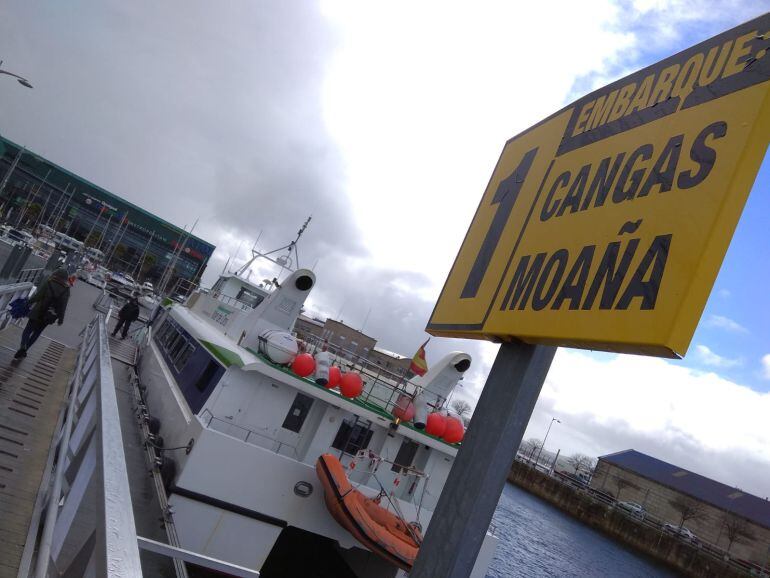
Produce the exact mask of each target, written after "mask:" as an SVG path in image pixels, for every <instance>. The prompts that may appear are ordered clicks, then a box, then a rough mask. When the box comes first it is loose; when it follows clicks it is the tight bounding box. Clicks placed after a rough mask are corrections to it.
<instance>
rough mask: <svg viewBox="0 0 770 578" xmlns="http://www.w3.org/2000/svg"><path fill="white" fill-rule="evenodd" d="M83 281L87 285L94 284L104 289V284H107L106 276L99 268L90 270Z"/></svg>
mask: <svg viewBox="0 0 770 578" xmlns="http://www.w3.org/2000/svg"><path fill="white" fill-rule="evenodd" d="M85 282H86V283H88V284H89V285H95V286H96V287H99V288H100V289H104V287H105V285H106V284H107V276H106V275H105V274H104V273H103V272H101V271H99V270H96V271H90V272H89V273H88V274H87V275H86V278H85Z"/></svg>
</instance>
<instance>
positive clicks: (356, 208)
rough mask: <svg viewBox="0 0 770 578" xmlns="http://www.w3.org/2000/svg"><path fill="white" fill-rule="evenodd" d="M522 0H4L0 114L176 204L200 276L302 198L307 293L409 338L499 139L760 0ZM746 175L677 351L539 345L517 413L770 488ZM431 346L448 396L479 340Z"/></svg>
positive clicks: (269, 238) (18, 129) (45, 143)
mask: <svg viewBox="0 0 770 578" xmlns="http://www.w3.org/2000/svg"><path fill="white" fill-rule="evenodd" d="M528 4H529V6H523V3H521V2H473V3H460V2H446V1H441V2H438V1H436V2H428V1H426V2H398V1H391V2H382V3H377V4H374V3H368V2H352V1H351V2H334V1H328V2H320V3H312V2H306V1H281V2H278V1H275V2H258V1H255V0H251V1H231V2H227V3H219V2H217V3H212V2H181V1H178V2H163V3H157V2H146V1H145V2H143V1H137V2H114V1H100V2H88V1H73V2H69V3H66V4H65V3H49V2H42V1H39V0H7V1H6V2H4V3H3V4H2V6H0V59H2V60H4V64H3V67H4V68H6V69H8V70H11V71H13V72H17V73H19V74H23V75H25V76H26V77H28V78H29V80H30V81H31V82H32V84H33V85H34V86H35V88H34V90H27V89H24V88H23V87H21V86H19V85H18V84H16V83H14V82H12V81H11V80H10V79H9V78H7V77H5V80H3V78H4V77H0V103H1V104H0V133H2V134H3V135H4V136H6V137H8V138H10V139H11V140H13V141H15V142H18V143H21V144H24V145H26V146H27V147H28V148H30V149H31V150H32V151H34V152H37V153H39V154H41V155H43V156H46V157H48V158H50V159H51V160H53V161H54V162H56V163H58V164H60V165H62V166H64V167H66V168H68V169H70V170H71V171H73V172H76V173H78V174H80V175H82V176H83V177H85V178H87V179H89V180H91V181H92V182H94V183H97V184H99V185H101V186H103V187H104V188H107V189H109V190H111V191H113V192H115V193H117V194H120V195H122V196H124V197H125V198H127V199H128V200H130V201H132V202H134V203H136V204H139V205H141V206H143V207H145V208H147V209H149V210H152V211H154V212H155V213H157V214H158V215H160V216H161V217H163V218H166V219H168V220H170V221H172V222H174V223H176V224H179V225H185V224H190V223H192V222H193V221H194V220H195V219H197V218H199V219H200V221H199V225H198V228H197V229H196V233H198V234H199V235H200V236H202V237H203V238H205V239H207V240H209V241H211V242H213V243H215V244H216V245H217V247H218V251H217V253H216V254H215V256H214V259H213V260H212V262H211V264H210V266H209V270H208V272H207V277H206V279H207V280H208V281H209V282H210V281H212V280H213V279H215V278H216V275H217V274H218V273H219V272H220V271H221V270H222V267H223V266H224V264H225V261H226V260H227V259H228V257H232V258H233V260H234V262H235V263H238V264H239V263H242V262H243V261H244V260H245V259H246V257H247V256H248V248H249V247H250V246H251V245H252V244H253V243H254V241H255V239H256V238H257V237H258V236H259V245H258V246H259V248H260V249H262V250H270V249H274V248H277V247H280V246H281V245H284V244H286V243H288V241H290V240H291V239H292V238H293V237H294V235H295V233H296V231H297V229H298V228H299V227H300V226H301V224H302V222H303V221H304V220H305V218H306V217H307V216H308V215H312V216H313V221H312V223H311V225H310V227H309V228H308V230H307V233H306V234H305V236H304V237H303V240H302V242H301V244H300V252H299V258H300V264H301V265H304V266H314V267H315V270H316V273H317V275H318V285H317V287H316V289H315V290H314V294H313V296H312V299H311V302H310V307H311V309H313V310H314V311H316V312H318V313H319V314H322V315H331V316H336V317H339V318H342V319H343V320H344V321H345V322H346V323H348V324H350V325H353V326H355V327H361V326H362V325H363V324H364V322H365V321H366V326H365V330H366V332H367V333H370V334H372V335H374V336H376V337H377V338H378V339H379V344H380V345H381V346H382V347H385V348H387V349H390V350H395V351H399V352H401V353H403V354H406V355H411V354H412V353H413V352H414V350H415V349H416V348H417V346H418V345H419V344H420V343H421V342H422V341H423V340H424V339H425V338H426V335H425V334H424V333H423V328H424V327H425V324H426V322H427V319H428V316H429V315H430V312H431V310H432V306H433V303H434V302H435V299H436V297H437V296H438V293H439V291H440V289H441V286H442V284H443V281H444V279H445V277H446V274H447V272H448V270H449V267H450V266H451V264H452V261H453V259H454V257H455V254H456V252H457V249H458V248H459V246H460V243H461V241H462V238H463V236H464V234H465V231H466V229H467V227H468V224H469V223H470V220H471V218H472V216H473V213H474V211H475V209H476V206H477V204H478V201H479V198H480V196H481V194H482V192H483V190H484V188H485V187H486V184H487V181H488V179H489V175H490V173H491V171H492V169H493V167H494V165H495V162H496V161H497V157H498V156H499V154H500V151H501V149H502V146H503V144H504V143H505V141H506V139H508V138H510V137H511V136H513V135H515V134H517V133H518V132H520V131H521V130H523V129H525V128H527V127H528V126H530V125H532V124H534V123H535V122H537V121H539V120H540V119H542V118H544V117H545V116H547V115H548V114H550V113H552V112H554V111H555V110H557V109H559V108H561V107H563V106H564V105H566V104H568V103H569V102H571V101H572V100H575V99H576V98H578V97H579V96H581V95H583V94H585V93H586V92H588V91H589V90H591V89H593V88H596V87H598V86H601V85H603V84H605V83H606V82H609V81H611V80H613V79H615V78H618V77H621V76H624V75H625V74H627V73H629V72H632V71H634V70H636V69H638V68H640V67H643V66H645V65H647V64H651V63H653V62H655V61H657V60H660V59H661V58H663V57H665V56H668V55H669V54H672V53H674V52H676V51H678V50H681V49H683V48H685V47H687V46H689V45H691V44H694V43H696V42H698V41H701V40H704V39H706V38H708V37H710V36H713V35H714V34H716V33H718V32H720V31H722V30H725V29H728V28H730V27H732V26H734V25H737V24H739V23H741V22H743V21H745V20H748V19H750V18H752V17H755V16H757V15H759V14H761V13H763V12H766V11H768V10H770V1H768V0H761V1H759V0H745V1H734V2H729V3H727V2H719V1H714V2H706V1H701V2H698V1H688V0H669V1H666V0H657V1H656V0H622V1H611V0H590V1H583V2H564V3H561V4H559V5H558V8H556V4H552V3H543V2H531V3H528ZM768 184H770V164H767V163H766V165H765V166H763V169H762V171H761V173H760V176H759V177H758V179H757V182H756V184H755V187H754V190H753V192H752V194H751V197H750V199H749V202H748V205H747V207H746V210H745V211H744V215H743V218H742V221H741V223H740V225H739V227H738V230H737V232H736V236H735V239H734V242H733V244H732V246H731V248H730V251H729V253H728V255H727V258H726V260H725V263H724V266H723V268H722V271H721V273H720V276H719V278H718V280H717V283H716V285H715V287H714V291H713V292H712V295H711V299H710V301H709V303H708V306H707V309H706V311H705V313H704V316H703V319H702V321H701V324H700V327H699V329H698V331H697V333H696V335H695V338H694V339H693V342H692V345H691V347H690V351H689V353H688V355H687V357H686V358H685V359H684V360H682V361H677V362H672V361H663V360H657V359H649V358H641V357H635V356H628V355H627V356H616V355H609V354H598V353H589V352H583V351H576V350H560V351H559V353H558V354H557V357H556V361H555V362H554V365H553V367H552V370H551V373H550V375H549V378H548V380H547V382H546V384H545V386H544V389H543V393H542V395H541V398H540V401H539V403H538V406H537V408H536V410H535V414H534V416H533V419H532V421H531V423H530V427H529V429H528V432H527V437H542V436H543V434H544V433H545V429H546V427H547V425H548V423H549V422H550V419H551V417H552V416H556V417H558V418H559V419H561V421H562V423H561V424H560V425H556V426H555V427H554V429H553V430H552V431H551V434H550V436H549V439H548V447H549V448H551V449H554V450H555V449H557V448H558V449H561V451H562V452H563V453H567V454H569V453H573V452H577V451H581V452H585V453H588V454H590V455H594V456H596V455H601V454H604V453H610V452H614V451H618V450H622V449H627V448H630V447H633V448H636V449H638V450H640V451H644V452H647V453H651V454H652V455H655V456H657V457H659V458H661V459H665V460H669V461H673V462H675V463H678V464H680V465H682V466H683V467H688V468H690V469H693V470H696V471H698V472H700V473H704V474H706V475H710V476H714V477H716V478H717V479H719V480H720V481H723V482H725V483H728V484H732V485H737V486H739V487H741V488H743V489H745V490H749V491H752V492H755V493H758V494H760V495H762V496H767V495H770V482H768V481H767V476H766V475H765V472H766V471H767V468H768V467H770V428H768V427H767V416H768V415H770V341H769V340H768V336H769V335H768V334H769V333H770V331H768V327H769V326H770V314H769V313H768V307H767V305H766V301H767V285H768V283H767V281H768V279H769V278H770V276H768V274H767V266H766V260H765V259H762V258H761V257H762V256H763V255H766V254H767V252H768V249H769V248H770V239H769V238H768V235H767V215H768V214H770V201H768V199H767V190H768ZM239 247H240V252H238V249H239ZM267 275H270V276H272V272H271V271H268V270H265V269H259V270H255V272H254V276H255V278H261V277H262V276H267ZM369 311H371V312H370V313H368V312H369ZM367 315H368V316H367ZM452 349H463V350H466V351H470V352H471V353H472V354H473V356H474V360H475V362H474V365H473V368H472V370H471V371H470V372H469V373H470V375H469V376H468V377H467V378H466V383H465V386H464V387H463V388H462V390H460V391H459V393H458V395H460V396H462V397H465V398H467V399H469V400H471V401H472V400H474V399H475V398H477V397H478V394H479V391H480V389H481V387H482V385H483V382H484V379H485V377H486V374H487V372H488V370H489V367H490V366H491V363H492V360H493V359H494V355H495V353H496V347H495V346H493V345H491V344H485V343H479V342H473V341H456V340H446V339H433V340H432V341H431V342H430V345H429V346H428V361H429V363H430V362H431V360H435V359H437V358H439V357H440V356H441V355H442V354H443V353H445V352H447V351H450V350H452Z"/></svg>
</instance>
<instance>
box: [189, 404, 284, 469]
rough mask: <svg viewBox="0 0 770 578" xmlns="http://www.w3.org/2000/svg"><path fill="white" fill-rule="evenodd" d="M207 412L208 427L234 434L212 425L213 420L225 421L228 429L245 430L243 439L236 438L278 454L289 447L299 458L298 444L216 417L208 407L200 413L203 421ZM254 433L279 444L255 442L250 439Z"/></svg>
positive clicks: (226, 433) (223, 432)
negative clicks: (268, 445)
mask: <svg viewBox="0 0 770 578" xmlns="http://www.w3.org/2000/svg"><path fill="white" fill-rule="evenodd" d="M206 414H208V421H207V422H206V427H207V428H209V429H212V430H214V431H216V432H219V433H222V434H225V435H232V434H230V433H228V432H226V431H222V430H221V429H217V428H216V427H212V426H211V424H212V422H215V421H216V422H220V423H223V424H225V425H226V426H228V429H230V428H235V429H238V430H241V431H243V432H245V434H246V435H245V436H244V438H243V439H241V438H236V439H239V440H240V441H242V442H244V443H247V444H249V445H252V446H256V447H259V448H262V449H266V450H268V451H271V452H273V453H276V454H280V452H281V449H282V448H284V447H287V448H289V449H290V450H292V452H293V453H294V458H295V459H297V460H299V453H298V452H297V446H293V445H291V444H289V443H286V442H282V441H281V440H278V439H276V438H274V437H271V436H269V435H267V434H262V433H259V432H258V431H255V430H253V429H250V428H247V427H244V426H242V425H238V424H235V423H232V422H230V421H227V420H226V419H222V418H220V417H216V416H215V415H214V414H213V413H211V410H209V409H208V408H206V409H204V410H203V411H202V412H201V414H200V419H201V421H203V420H204V416H205V415H206ZM252 435H254V436H256V437H258V438H263V439H265V440H267V441H268V442H272V444H278V447H277V448H275V449H273V448H268V447H265V446H264V445H261V444H258V443H255V442H253V441H249V438H250V437H251V436H252ZM232 437H235V436H232Z"/></svg>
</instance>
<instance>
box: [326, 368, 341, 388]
mask: <svg viewBox="0 0 770 578" xmlns="http://www.w3.org/2000/svg"><path fill="white" fill-rule="evenodd" d="M341 377H342V373H341V372H340V368H339V367H337V366H336V365H332V366H331V367H330V368H329V381H328V382H327V383H326V386H325V387H327V388H329V389H331V388H333V387H337V386H338V385H339V384H340V378H341Z"/></svg>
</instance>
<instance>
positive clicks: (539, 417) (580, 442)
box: [526, 349, 770, 496]
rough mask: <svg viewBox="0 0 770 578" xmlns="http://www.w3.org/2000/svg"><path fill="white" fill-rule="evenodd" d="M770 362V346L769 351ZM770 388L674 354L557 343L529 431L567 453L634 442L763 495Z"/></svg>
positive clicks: (769, 491)
mask: <svg viewBox="0 0 770 578" xmlns="http://www.w3.org/2000/svg"><path fill="white" fill-rule="evenodd" d="M766 359H767V362H766V367H768V368H770V354H769V355H768V356H766ZM768 412H770V393H760V392H757V391H754V390H752V389H750V388H748V387H745V386H743V385H739V384H737V383H734V382H731V381H729V380H727V379H724V378H722V377H720V376H718V375H716V374H715V373H704V372H699V371H695V370H692V369H689V368H686V367H684V366H682V365H679V364H678V363H676V362H669V361H664V360H661V359H653V358H646V357H639V356H632V355H613V356H608V355H602V356H596V355H593V354H589V353H585V352H579V351H574V350H566V349H560V350H559V352H558V353H557V356H556V359H555V361H554V364H553V366H552V368H551V371H550V373H549V375H548V378H547V380H546V383H545V385H544V387H543V391H542V394H541V396H540V400H539V401H538V406H537V408H536V410H535V414H534V416H533V420H532V421H531V422H530V426H529V429H528V431H527V434H526V437H531V436H535V437H540V438H542V437H543V434H544V432H545V429H546V428H547V426H548V422H549V421H550V419H551V416H556V417H558V418H560V419H561V421H562V423H561V424H560V425H559V426H554V427H553V429H552V430H551V433H550V435H549V441H548V446H549V448H551V449H555V448H561V450H562V454H563V455H569V454H571V453H574V452H577V451H580V452H585V453H588V454H591V455H594V456H598V455H602V454H606V453H610V452H614V451H619V450H624V449H629V448H635V449H637V450H639V451H643V452H645V453H648V454H651V455H653V456H655V457H657V458H660V459H663V460H666V461H669V462H672V463H676V464H678V465H681V466H682V467H685V468H688V469H691V470H694V471H696V472H698V473H701V474H703V475H707V476H711V477H713V478H715V479H717V480H719V481H721V482H724V483H728V484H733V485H737V486H739V487H742V488H745V489H746V490H748V491H751V492H753V493H757V494H759V495H761V496H767V495H770V482H768V480H767V477H766V476H765V475H764V474H763V472H764V471H766V469H767V467H770V429H768V428H767V427H766V421H767V420H766V416H767V415H768Z"/></svg>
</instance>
